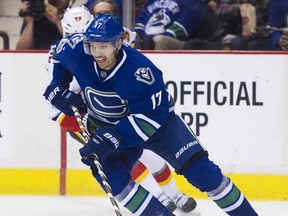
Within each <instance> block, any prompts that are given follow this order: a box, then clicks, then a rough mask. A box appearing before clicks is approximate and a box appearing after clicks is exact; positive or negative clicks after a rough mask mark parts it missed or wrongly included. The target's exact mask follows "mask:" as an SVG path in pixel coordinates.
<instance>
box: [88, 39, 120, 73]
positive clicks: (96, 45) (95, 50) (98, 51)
mask: <svg viewBox="0 0 288 216" xmlns="http://www.w3.org/2000/svg"><path fill="white" fill-rule="evenodd" d="M90 50H91V54H92V55H93V57H94V59H95V61H96V62H97V64H98V65H99V67H100V68H101V69H103V70H110V69H111V68H112V67H113V66H114V65H115V64H116V62H117V58H116V47H115V45H114V44H113V43H112V42H107V43H102V42H90Z"/></svg>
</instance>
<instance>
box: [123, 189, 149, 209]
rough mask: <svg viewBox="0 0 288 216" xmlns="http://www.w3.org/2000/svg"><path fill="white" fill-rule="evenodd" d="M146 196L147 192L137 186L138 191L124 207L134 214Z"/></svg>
mask: <svg viewBox="0 0 288 216" xmlns="http://www.w3.org/2000/svg"><path fill="white" fill-rule="evenodd" d="M147 194H148V191H146V190H145V189H144V188H142V187H141V186H139V190H138V191H137V192H136V194H135V195H134V197H133V198H132V200H130V201H129V203H128V204H127V205H126V206H125V207H126V208H127V209H129V210H130V211H131V212H133V213H134V212H135V211H136V210H137V209H138V208H139V207H140V206H141V205H142V203H143V202H144V200H145V198H146V197H147Z"/></svg>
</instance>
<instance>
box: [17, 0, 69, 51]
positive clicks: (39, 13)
mask: <svg viewBox="0 0 288 216" xmlns="http://www.w3.org/2000/svg"><path fill="white" fill-rule="evenodd" d="M68 5H69V0H49V1H44V2H43V3H42V1H29V0H22V5H21V8H20V11H19V15H20V16H22V17H23V25H22V28H21V35H20V38H19V40H18V42H17V45H16V49H50V46H51V45H52V44H55V43H56V41H57V40H58V39H60V38H62V28H61V18H62V16H63V13H64V11H65V9H66V8H67V7H68Z"/></svg>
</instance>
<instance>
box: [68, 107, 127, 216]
mask: <svg viewBox="0 0 288 216" xmlns="http://www.w3.org/2000/svg"><path fill="white" fill-rule="evenodd" d="M71 109H72V110H73V113H74V115H75V117H76V120H77V122H78V124H79V127H80V130H81V133H82V135H83V137H84V138H85V141H86V143H87V142H88V141H89V139H90V137H89V135H88V134H89V133H88V131H87V129H86V128H85V127H84V124H83V122H82V118H81V115H80V113H79V111H78V109H77V108H76V107H74V106H71ZM93 156H95V161H94V162H95V165H96V168H97V171H98V174H99V175H100V177H101V181H102V183H103V185H104V187H105V191H106V193H107V195H108V197H109V199H110V202H111V204H112V206H113V207H114V210H115V212H116V215H117V216H122V214H121V213H120V209H119V206H118V204H117V202H116V200H115V198H114V196H113V194H112V189H111V187H110V185H109V183H108V181H107V177H106V175H105V173H104V172H103V168H102V165H101V164H100V162H99V158H98V156H97V154H93Z"/></svg>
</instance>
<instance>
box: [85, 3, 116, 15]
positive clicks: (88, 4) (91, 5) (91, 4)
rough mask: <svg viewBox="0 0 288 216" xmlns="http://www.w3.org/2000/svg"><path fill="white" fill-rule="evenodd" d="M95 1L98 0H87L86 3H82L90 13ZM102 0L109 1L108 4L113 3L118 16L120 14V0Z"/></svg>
mask: <svg viewBox="0 0 288 216" xmlns="http://www.w3.org/2000/svg"><path fill="white" fill-rule="evenodd" d="M96 2H99V1H98V0H87V1H86V3H85V4H84V6H85V7H87V8H88V9H89V10H90V11H91V13H92V11H93V9H92V8H93V7H94V5H95V3H96ZM101 2H102V1H101ZM103 2H109V3H110V4H113V7H115V6H116V8H117V10H118V12H117V14H118V15H120V16H121V15H122V0H110V1H103ZM111 2H112V3H111Z"/></svg>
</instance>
